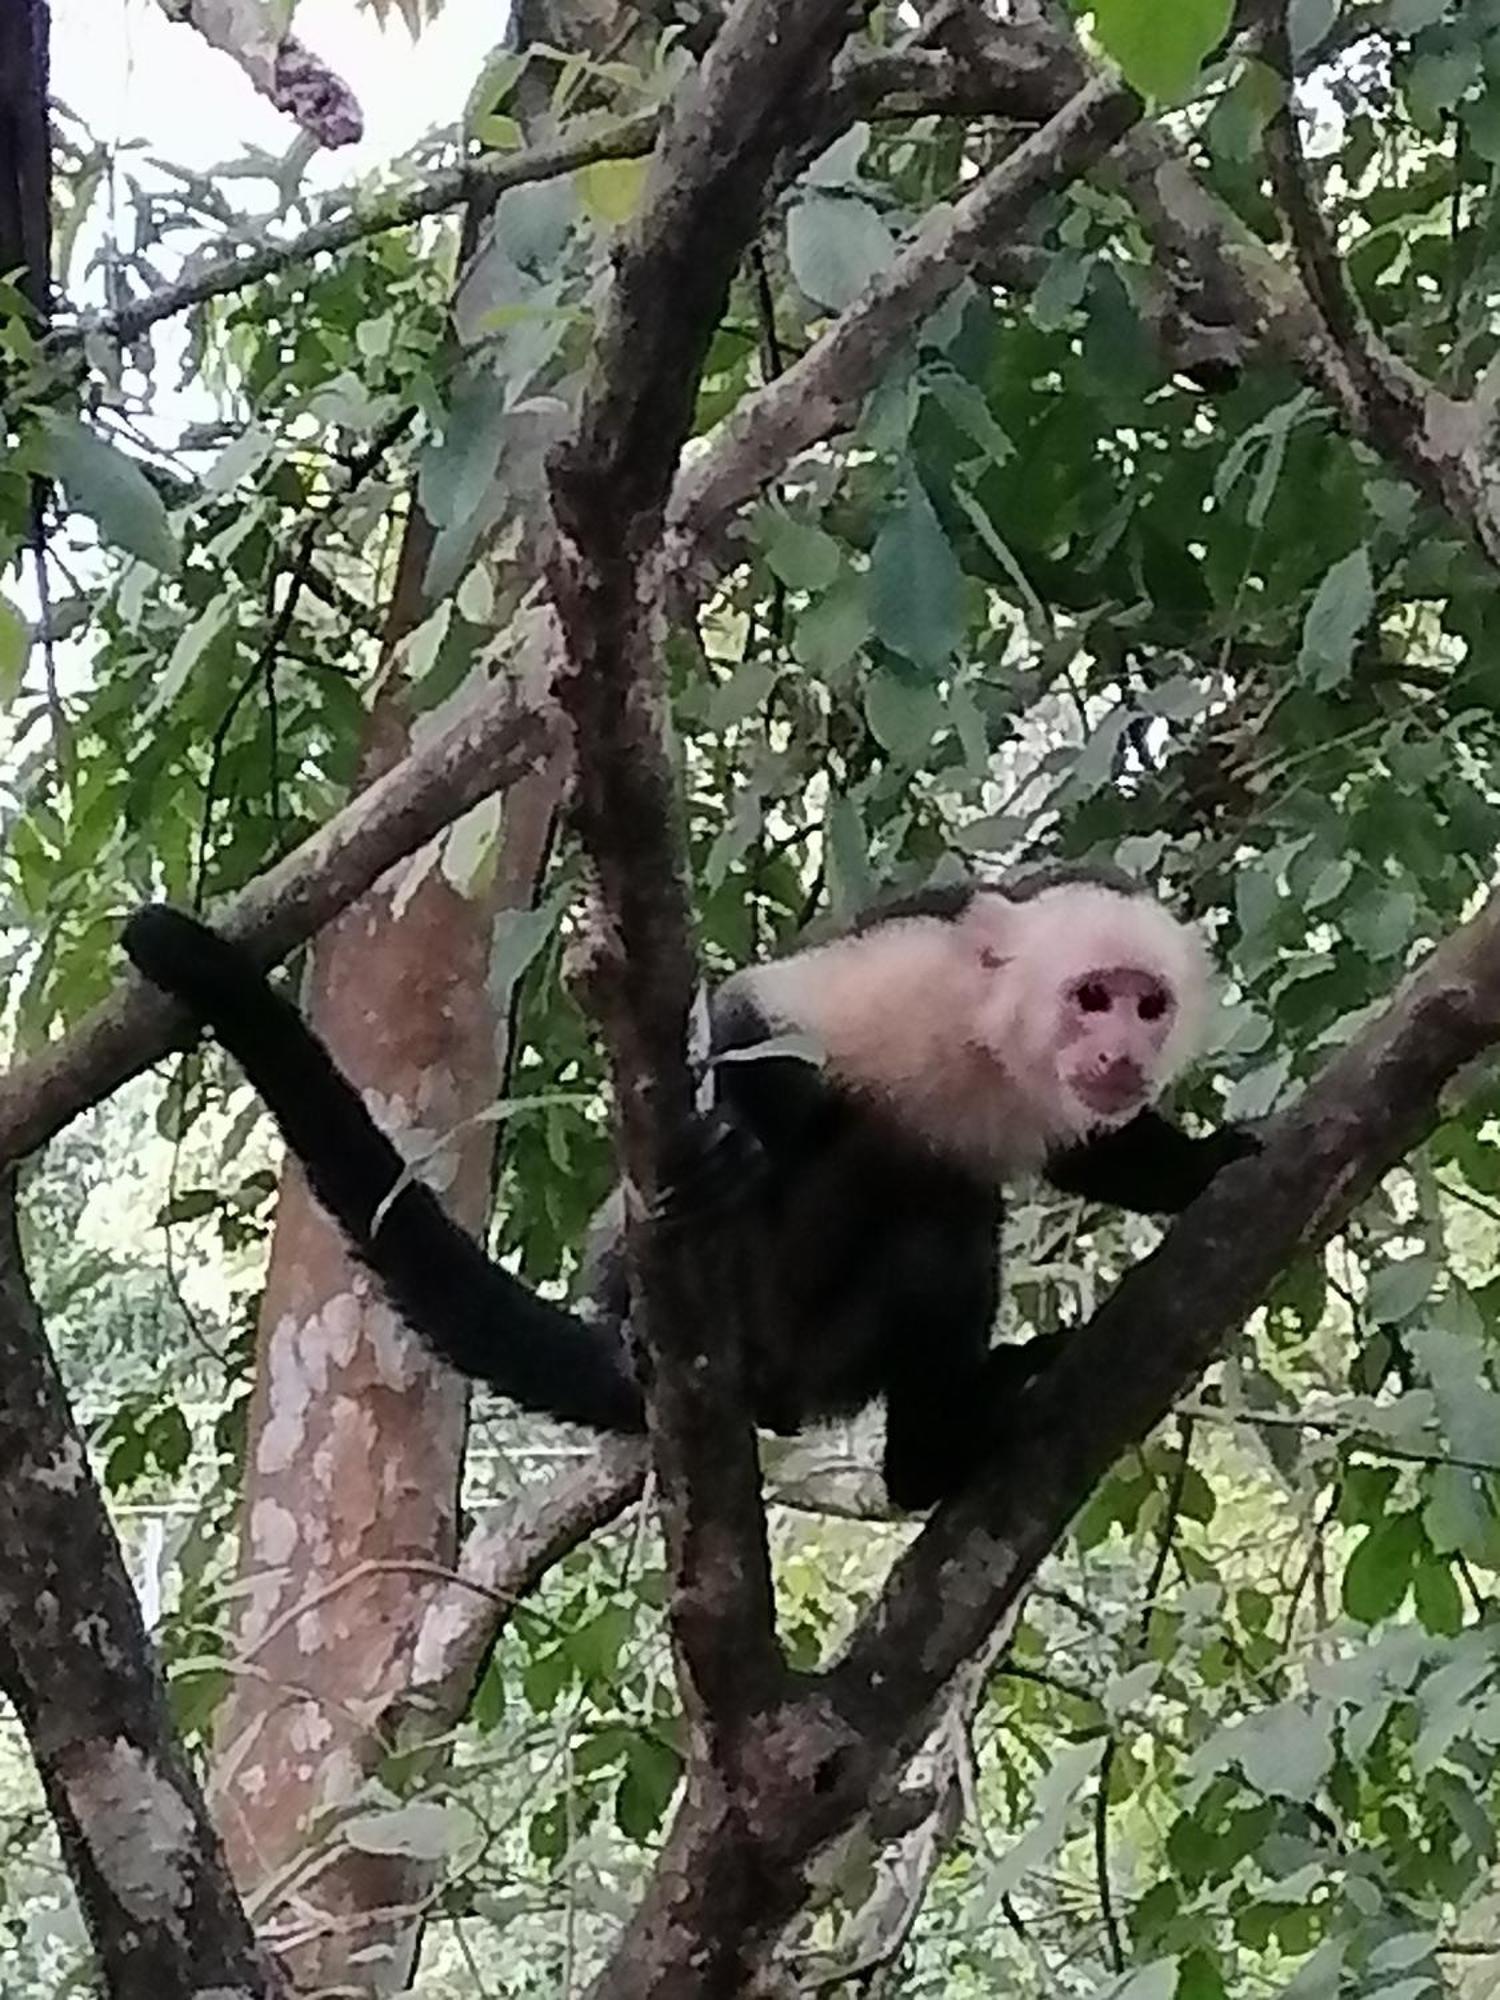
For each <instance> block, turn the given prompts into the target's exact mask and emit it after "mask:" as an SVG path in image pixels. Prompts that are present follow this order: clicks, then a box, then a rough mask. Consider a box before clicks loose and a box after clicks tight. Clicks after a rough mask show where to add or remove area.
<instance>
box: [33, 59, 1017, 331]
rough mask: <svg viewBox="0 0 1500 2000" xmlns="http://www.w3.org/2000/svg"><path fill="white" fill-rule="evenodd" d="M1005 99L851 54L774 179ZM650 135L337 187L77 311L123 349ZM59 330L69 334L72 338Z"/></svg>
mask: <svg viewBox="0 0 1500 2000" xmlns="http://www.w3.org/2000/svg"><path fill="white" fill-rule="evenodd" d="M1015 96H1016V89H1015V85H1014V82H1013V81H1012V79H1011V78H1010V77H1009V76H1008V75H1005V76H997V75H996V74H995V73H994V72H993V71H992V70H989V69H983V70H976V69H974V68H973V67H972V65H970V64H969V63H967V62H966V61H964V60H963V59H962V58H960V57H957V56H954V55H952V54H950V53H948V52H947V51H944V50H937V49H931V50H928V49H903V50H881V51H877V52H876V53H873V54H870V53H860V54H852V53H851V54H849V55H847V56H845V57H844V58H843V59H842V60H841V61H840V62H839V64H838V65H837V68H836V72H835V82H834V88H833V90H832V91H831V93H830V95H829V97H828V101H827V104H826V106H825V109H824V115H823V117H822V118H821V119H820V121H819V124H818V127H817V129H816V131H815V132H814V133H813V134H812V135H811V137H810V138H809V139H808V140H806V141H805V142H804V144H803V145H802V146H801V147H799V148H797V149H794V151H793V153H792V154H790V155H789V156H788V158H787V159H786V160H784V161H783V162H781V163H780V165H779V167H778V178H782V177H784V175H785V173H786V172H795V171H796V170H797V168H798V166H799V165H800V163H801V161H802V160H803V159H804V158H806V157H808V156H809V155H810V153H811V152H813V151H815V150H816V149H817V148H819V147H821V146H823V145H826V144H827V143H828V142H829V141H830V140H832V139H834V138H836V137H837V136H838V134H839V133H840V132H842V131H844V130H845V129H846V128H847V127H848V126H849V125H850V124H852V123H853V121H854V120H855V119H856V118H862V117H863V118H874V119H894V118H918V117H924V116H932V115H934V114H937V113H952V114H956V115H963V116H975V117H977V116H981V115H983V114H985V113H988V112H999V113H1002V114H1003V113H1006V112H1008V111H1009V110H1011V109H1012V108H1013V106H1014V100H1015ZM660 131H661V113H660V112H659V111H656V110H651V111H640V112H636V113H635V114H634V115H633V116H631V117H628V118H620V119H616V120H614V121H612V122H611V123H610V124H607V125H604V126H602V127H601V126H598V125H596V124H595V123H594V122H593V121H592V120H590V121H588V129H587V130H585V131H582V132H579V131H576V130H572V129H570V130H569V131H567V132H565V133H563V134H562V136H561V137H559V138H556V139H550V140H546V141H543V142H541V143H540V144H536V145H532V146H527V147H525V148H524V149H523V150H521V151H519V152H505V153H481V154H479V155H478V156H476V157H475V158H473V159H468V160H463V161H461V162H460V163H459V164H458V165H457V166H453V167H448V168H445V169H444V170H442V171H441V172H439V173H435V174H433V175H432V176H430V177H429V178H428V179H426V180H424V181H422V182H421V183H420V184H419V185H417V186H415V187H409V188H402V189H401V190H399V191H398V192H396V193H394V194H391V195H388V196H385V197H384V198H382V199H379V200H372V199H371V197H370V194H369V191H368V190H367V189H364V188H349V189H345V190H343V191H342V192H340V193H334V194H331V195H330V196H329V197H328V198H327V199H328V206H329V207H330V208H334V209H337V210H339V211H340V212H339V213H337V214H333V215H329V216H327V217H326V218H325V220H323V221H321V222H315V223H313V224H312V225H311V226H310V227H309V228H307V229H304V230H302V231H300V232H299V233H298V234H297V235H295V236H290V237H288V238H287V239H286V240H285V241H284V242H273V243H262V244H259V245H257V246H255V247H253V248H251V247H248V246H247V247H242V248H237V249H234V250H230V251H227V252H225V253H224V254H222V255H220V256H217V257H214V258H213V259H212V260H211V261H209V262H205V263H204V264H203V265H201V266H200V268H198V269H197V270H195V271H191V272H189V273H187V274H186V275H184V276H183V277H180V278H178V279H176V280H175V281H174V282H173V283H171V284H168V285H162V286H160V287H158V288H157V289H155V290H153V291H151V292H148V293H147V294H146V296H145V297H144V298H140V299H137V300H135V301H134V302H133V303H132V304H130V305H126V306H122V307H121V308H120V309H119V310H118V311H116V312H111V313H105V314H102V315H100V316H98V317H93V316H90V317H88V318H86V320H85V322H84V326H85V330H87V331H91V332H92V331H97V332H99V333H102V334H104V335H105V336H106V337H107V338H109V339H112V340H117V341H119V342H121V343H122V344H124V345H128V344H129V343H130V342H131V341H134V340H138V339H139V338H140V336H141V335H142V334H143V333H146V332H148V331H149V330H150V329H151V328H152V327H153V326H157V325H160V324H161V322H162V321H163V320H168V319H174V318H175V317H176V316H177V315H178V314H179V313H182V312H187V311H189V310H190V309H191V308H192V307H194V306H200V305H204V304H206V303H207V302H208V301H209V300H210V299H216V298H224V297H226V296H228V295H229V294H230V293H232V292H238V291H243V290H244V289H245V288H246V287H247V286H249V285H255V284H259V283H260V282H261V281H262V279H265V278H270V277H274V276H275V275H276V274H277V272H279V271H285V270H288V269H290V268H291V267H292V266H294V265H297V264H305V263H307V262H308V261H309V260H310V259H312V258H314V257H319V256H329V255H335V254H337V253H338V252H339V251H341V250H349V249H352V248H353V247H354V245H355V244H357V243H363V242H365V241H367V240H368V239H369V238H370V237H372V236H379V235H383V234H384V233H385V232H386V231H387V230H391V229H407V228H410V227H411V226H412V225H413V224H414V223H418V222H425V221H428V220H430V219H431V218H432V217H433V216H437V215H446V214H448V213H449V212H450V211H451V210H453V209H457V208H463V207H465V206H467V205H468V204H470V203H475V202H478V203H488V202H493V201H495V200H496V199H498V197H499V196H500V195H502V194H504V193H505V192H506V191H507V189H509V188H516V187H526V186H528V185H530V184H532V183H534V182H537V181H547V180H558V179H561V178H562V177H563V176H564V175H567V174H571V173H574V172H576V171H577V169H578V168H580V167H587V166H593V165H595V164H597V163H598V162H600V161H603V160H627V159H639V158H641V157H642V156H643V155H644V154H646V153H649V152H650V151H651V148H652V147H653V146H654V145H655V143H656V140H657V138H658V136H659V134H660ZM71 338H72V339H74V340H76V338H77V336H76V335H73V336H71Z"/></svg>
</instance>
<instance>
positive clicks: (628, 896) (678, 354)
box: [550, 0, 853, 1957]
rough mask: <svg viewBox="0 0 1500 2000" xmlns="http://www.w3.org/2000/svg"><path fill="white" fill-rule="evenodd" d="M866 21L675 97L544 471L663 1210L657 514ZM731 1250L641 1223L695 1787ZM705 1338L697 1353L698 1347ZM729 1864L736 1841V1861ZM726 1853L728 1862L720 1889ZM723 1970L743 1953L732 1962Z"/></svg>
mask: <svg viewBox="0 0 1500 2000" xmlns="http://www.w3.org/2000/svg"><path fill="white" fill-rule="evenodd" d="M852 13H853V7H852V4H851V0H737V4H736V5H735V6H734V7H733V8H732V9H731V10H730V12H729V13H728V15H727V17H726V19H725V22H724V25H723V27H722V28H721V30H720V32H719V34H718V36H717V37H716V39H715V41H714V43H713V45H712V46H711V48H710V50H709V52H708V54H707V56H706V57H705V59H704V61H703V63H702V65H701V67H700V68H699V69H698V70H697V71H696V72H695V73H693V74H692V75H690V76H689V77H688V78H687V80H686V81H685V82H684V84H683V85H682V86H681V88H680V89H679V91H678V94H677V96H676V98H675V100H674V102H673V105H672V108H671V112H670V115H669V118H668V122H667V124H666V126H665V128H664V130H663V133H662V137H661V140H660V143H659V145H658V147H657V151H656V154H655V156H654V159H653V162H652V167H651V171H650V174H649V177H648V181H647V188H646V193H645V197H644V201H643V204H642V208H641V211H640V214H639V217H638V219H637V222H636V225H635V228H634V230H633V231H632V233H631V237H630V239H629V241H628V244H627V246H626V248H625V250H624V252H623V254H622V255H621V257H620V259H619V262H618V264H617V268H616V276H615V282H614V285H613V287H612V289H611V292H610V296H609V300H608V302H607V304H606V307H605V310H604V314H603V318H602V321H601V325H600V328H599V334H598V339H597V343H596V361H595V373H594V375H593V378H592V380H591V382H590V383H589V385H588V387H587V389H586V391H585V394H584V398H583V404H582V409H581V411H580V416H579V422H578V428H577V432H576V434H575V436H574V438H573V440H572V442H571V443H570V444H569V445H567V446H566V447H564V448H563V449H562V450H561V451H560V452H559V453H558V454H557V457H556V459H555V461H554V464H553V468H552V494H553V504H554V511H555V514H556V517H557V522H558V526H559V530H560V543H559V546H558V548H557V550H556V551H555V553H554V557H553V560H552V563H551V566H550V575H551V582H552V592H553V598H554V602H555V603H556V606H557V609H558V613H559V616H560V618H561V620H562V624H563V628H564V631H565V633H566V635H567V640H568V661H567V666H566V669H565V671H564V673H563V675H562V677H561V681H560V684H559V688H558V694H559V699H560V700H561V702H562V704H563V706H564V708H565V709H566V710H567V712H568V714H569V715H570V717H571V719H572V721H573V725H574V732H575V753H576V766H577V769H576V777H575V793H574V817H575V820H576V822H577V825H578V829H579V832H580V835H581V836H582V839H583V842H584V845H585V847H586V849H587V850H588V853H589V856H590V859H591V861H592V863H593V866H594V869H595V873H596V877H597V888H598V892H599V901H600V906H601V912H602V920H601V938H602V945H603V959H602V962H601V964H600V965H597V966H596V967H595V968H594V970H593V971H592V973H591V975H590V978H589V987H590V991H591V994H592V995H593V997H594V999H595V1001H596V1004H597V1010H598V1012H599V1016H600V1024H601V1027H602V1029H603V1032H604V1036H605V1039H606V1042H607V1044H608V1046H609V1050H610V1055H611V1067H612V1071H613V1075H614V1080H615V1087H616V1100H617V1109H618V1121H619V1127H620V1137H621V1155H622V1159H623V1162H624V1167H625V1172H626V1176H627V1181H628V1183H629V1185H630V1186H631V1188H632V1189H633V1190H634V1192H635V1194H636V1195H637V1197H638V1198H639V1199H640V1200H641V1201H643V1202H644V1203H645V1204H646V1205H647V1208H648V1210H649V1209H651V1208H653V1207H656V1206H657V1205H658V1204H659V1203H660V1202H661V1200H662V1198H663V1197H664V1196H666V1195H667V1194H668V1193H669V1191H670V1188H671V1186H672V1182H673V1177H674V1175H675V1174H676V1173H678V1172H680V1171H681V1170H682V1168H683V1166H684V1163H685V1162H687V1161H688V1160H689V1159H691V1158H692V1157H693V1154H694V1149H695V1145H696V1143H697V1136H698V1133H697V1122H696V1116H695V1102H694V1099H695V1090H694V1082H693V1077H692V1074H691V1071H690V1069H689V1066H688V1062H687V1059H686V1032H687V1025H688V1020H689V1015H690V1011H691V1008H692V1004H693V1000H694V996H695V994H696V992H697V989H698V968H697V963H696V958H695V954H694V952H693V949H692V945H691V943H690V919H689V906H688V895H687V886H686V879H685V871H684V861H683V854H682V847H681V842H680V839H679V836H678V831H677V819H678V809H677V802H676V781H675V773H674V771H673V769H672V766H671V763H670V762H669V759H668V756H667V753H666V744H665V733H664V729H663V723H662V715H661V703H662V690H661V677H660V673H659V666H658V640H659V633H660V614H659V604H658V592H657V587H656V575H655V568H656V554H657V543H658V540H659V536H660V532H661V523H662V514H663V510H664V507H665V504H666V498H667V493H668V490H669V487H670V483H671V480H672V477H673V475H674V473H675V471H676V467H677V462H678V459H679V456H680V454H681V450H682V445H683V441H684V439H685V438H686V436H687V433H688V429H689V426H690V424H691V421H692V414H693V408H694V403H695V399H696V396H697V390H698V383H699V379H700V376H701V373H702V368H703V362H704V358H705V356H706V355H707V352H708V346H709V342H710V341H711V339H712V337H713V334H714V331H715V329H716V328H717V326H718V324H719V321H720V319H721V317H722V314H723V310H724V306H725V302H726V300H727V298H728V294H729V287H730V284H731V282H732V280H733V278H734V274H735V272H736V270H737V269H738V267H739V263H740V260H741V258H742V256H743V255H744V251H745V248H746V246H747V244H748V243H749V242H750V241H751V239H752V238H753V236H754V233H755V230H756V227H757V225H758V223H759V219H760V214H761V210H762V206H763V203H764V200H765V195H766V188H767V185H768V182H769V179H770V176H771V174H772V171H773V168H774V166H775V163H776V160H777V158H778V156H779V155H781V154H782V153H783V152H784V151H785V150H786V149H787V148H788V147H790V146H793V145H795V144H796V143H797V142H798V141H800V139H801V138H802V137H803V136H804V135H805V134H806V132H807V131H808V130H809V129H811V128H812V127H813V126H814V125H815V123H816V122H817V121H818V120H819V119H820V118H821V117H822V116H823V115H824V108H825V105H826V100H827V95H828V91H829V82H830V73H831V70H832V65H833V62H834V58H835V56H836V54H837V52H838V49H839V46H840V44H841V42H842V40H843V37H844V35H845V33H846V31H847V28H848V26H849V24H850V20H851V17H852ZM733 1233H734V1232H732V1231H725V1232H723V1238H722V1240H720V1239H719V1238H716V1237H715V1236H714V1235H713V1233H712V1232H706V1231H702V1230H698V1229H694V1230H692V1231H689V1230H683V1231H681V1232H674V1231H669V1230H668V1229H667V1228H665V1227H653V1228H646V1229H638V1228H632V1230H631V1232H630V1251H631V1257H632V1263H633V1266H634V1277H635V1280H636V1283H635V1287H634V1290H635V1296H636V1297H637V1298H638V1299H639V1300H640V1301H641V1303H642V1311H641V1318H642V1320H643V1322H644V1326H643V1337H644V1344H645V1349H646V1353H647V1356H648V1358H649V1361H650V1363H651V1366H650V1368H649V1371H648V1379H649V1391H648V1406H649V1412H650V1422H651V1437H652V1445H653V1451H654V1455H655V1462H656V1466H657V1471H658V1474H659V1477H660V1481H661V1489H662V1515H663V1522H664V1527H665V1534H666V1541H667V1548H668V1556H669V1561H670V1563H671V1566H672V1570H673V1577H674V1587H673V1591H672V1617H673V1630H674V1635H675V1638H676V1641H677V1651H678V1665H679V1674H680V1677H681V1680H682V1685H683V1699H684V1709H685V1712H686V1715H687V1720H688V1727H689V1737H690V1753H691V1755H690V1763H691V1765H692V1768H693V1770H694V1772H695V1775H696V1779H697V1780H698V1782H699V1783H700V1785H707V1786H709V1787H710V1788H711V1789H713V1790H715V1791H717V1792H718V1793H719V1795H720V1796H721V1797H722V1798H725V1799H727V1798H729V1797H730V1796H732V1794H733V1791H734V1786H735V1778H734V1772H733V1764H734V1758H735V1745H736V1742H737V1739H738V1737H739V1735H740V1733H741V1732H742V1731H743V1729H744V1727H745V1724H746V1722H747V1719H748V1717H749V1716H750V1715H751V1714H753V1713H754V1712H756V1710H758V1709H759V1708H760V1707H761V1706H762V1705H763V1704H764V1703H765V1702H766V1701H767V1700H769V1699H770V1698H771V1696H772V1693H773V1691H774V1690H775V1689H776V1688H777V1687H778V1686H779V1685H780V1683H781V1679H782V1673H783V1670H782V1665H781V1660H780V1655H779V1653H778V1652H777V1649H776V1645H775V1638H774V1630H773V1626H774V1607H773V1601H772V1590H771V1578H770V1560H769V1553H768V1550H767V1547H766V1533H765V1514H764V1509H763V1506H762V1501H761V1492H760V1478H759V1466H758V1463H757V1459H756V1450H755V1437H754V1432H753V1430H752V1428H751V1424H750V1419H749V1415H748V1409H747V1400H746V1397H745V1395H744V1393H743V1386H742V1381H741V1370H740V1352H739V1350H740V1340H739V1331H740V1328H741V1326H742V1325H743V1323H744V1319H743V1315H744V1312H745V1301H746V1296H747V1293H748V1291H749V1283H748V1280H749V1270H748V1267H747V1265H746V1263H745V1259H744V1255H743V1248H744V1246H743V1245H740V1244H738V1243H736V1244H735V1245H734V1246H733V1248H734V1249H735V1250H736V1251H737V1252H739V1253H740V1254H730V1250H731V1244H730V1242H729V1240H728V1239H729V1237H730V1236H731V1235H732V1234H733ZM706 1336H707V1337H706ZM737 1845H738V1844H737V1843H731V1848H734V1847H736V1846H737ZM736 1861H737V1856H734V1855H731V1856H728V1857H726V1866H727V1867H729V1869H730V1870H731V1872H732V1871H733V1870H734V1868H735V1866H736ZM719 1948H721V1949H722V1950H724V1951H725V1952H726V1953H728V1954H730V1955H731V1957H734V1956H735V1955H736V1954H737V1952H738V1944H737V1941H736V1940H735V1939H734V1938H732V1937H725V1938H724V1940H723V1943H722V1946H721V1947H719Z"/></svg>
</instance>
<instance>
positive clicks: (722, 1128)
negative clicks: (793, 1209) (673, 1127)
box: [647, 1111, 769, 1229]
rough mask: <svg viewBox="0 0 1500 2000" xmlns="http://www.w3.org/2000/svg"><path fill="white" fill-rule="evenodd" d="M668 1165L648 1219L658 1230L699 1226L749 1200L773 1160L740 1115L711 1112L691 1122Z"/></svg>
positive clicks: (760, 1184) (666, 1163)
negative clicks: (768, 1157) (739, 1117)
mask: <svg viewBox="0 0 1500 2000" xmlns="http://www.w3.org/2000/svg"><path fill="white" fill-rule="evenodd" d="M664 1165H665V1172H664V1174H663V1177H662V1188H661V1192H660V1194H658V1196H657V1198H656V1200H655V1201H654V1202H653V1203H652V1204H651V1206H650V1208H649V1209H648V1211H647V1218H648V1220H649V1221H650V1222H651V1223H652V1224H653V1225H654V1226H655V1227H656V1228H659V1229H696V1228H698V1227H700V1226H701V1225H702V1224H703V1223H705V1222H710V1221H712V1220H713V1219H714V1218H715V1217H716V1216H720V1215H723V1214H725V1213H726V1212H731V1211H733V1210H734V1209H736V1208H738V1207H739V1206H740V1205H741V1204H742V1203H744V1202H746V1201H748V1200H749V1199H750V1198H751V1197H752V1196H753V1195H754V1194H755V1193H756V1192H757V1191H758V1190H759V1189H760V1188H761V1187H762V1186H763V1185H764V1183H765V1179H766V1174H767V1171H768V1168H769V1161H768V1159H767V1157H766V1153H765V1149H764V1148H763V1147H762V1145H761V1143H760V1141H759V1140H758V1139H757V1138H756V1137H755V1134H754V1133H753V1132H751V1131H750V1129H749V1128H748V1126H746V1125H745V1124H744V1122H743V1121H742V1120H741V1119H738V1118H735V1117H733V1116H731V1115H729V1114H726V1113H725V1112H723V1111H711V1112H709V1113H708V1114H707V1115H706V1116H704V1117H699V1118H695V1119H694V1120H693V1122H692V1125H691V1126H690V1127H689V1129H688V1131H687V1133H686V1135H685V1137H684V1140H683V1143H682V1144H681V1146H679V1147H676V1148H674V1149H673V1152H672V1154H671V1156H670V1158H669V1159H668V1160H667V1161H666V1162H665V1163H664Z"/></svg>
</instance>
